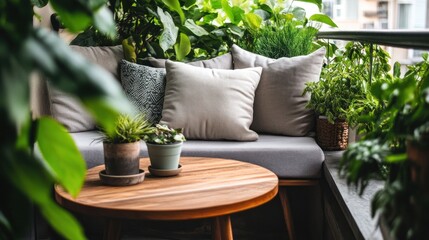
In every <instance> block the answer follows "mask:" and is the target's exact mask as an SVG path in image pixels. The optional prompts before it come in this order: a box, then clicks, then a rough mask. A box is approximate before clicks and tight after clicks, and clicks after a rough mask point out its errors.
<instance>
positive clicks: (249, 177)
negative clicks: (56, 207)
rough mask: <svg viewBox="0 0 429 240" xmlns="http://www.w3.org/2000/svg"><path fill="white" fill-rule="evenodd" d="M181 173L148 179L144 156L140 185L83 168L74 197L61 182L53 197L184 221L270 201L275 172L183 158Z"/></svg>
mask: <svg viewBox="0 0 429 240" xmlns="http://www.w3.org/2000/svg"><path fill="white" fill-rule="evenodd" d="M180 164H181V165H182V172H181V173H180V174H179V175H177V176H172V177H153V176H151V175H150V173H149V172H148V166H149V165H150V162H149V159H148V158H142V159H140V168H141V169H143V170H144V171H145V172H146V176H145V179H144V181H143V182H142V183H139V184H137V185H131V186H120V187H115V186H106V185H103V184H102V183H101V181H100V178H99V175H98V173H99V172H100V171H101V170H104V165H100V166H97V167H94V168H91V169H89V170H88V172H87V175H86V179H85V183H84V186H83V187H82V190H81V192H80V194H79V196H78V197H77V198H76V199H74V198H72V197H71V196H70V195H69V194H68V193H67V192H65V191H64V190H63V188H62V187H60V186H58V185H57V186H55V198H56V200H57V202H58V203H59V204H60V205H62V206H64V207H65V208H67V209H69V210H72V211H76V212H80V213H84V214H89V215H93V216H102V217H109V218H127V219H155V220H185V219H196V218H208V217H216V216H222V215H227V214H230V213H234V212H239V211H243V210H246V209H250V208H253V207H256V206H259V205H262V204H264V203H266V202H268V201H269V200H271V199H272V198H273V197H274V196H275V195H276V194H277V191H278V178H277V176H276V175H275V174H274V173H273V172H271V171H269V170H267V169H265V168H263V167H260V166H257V165H254V164H250V163H245V162H241V161H236V160H228V159H220V158H205V157H182V158H181V159H180Z"/></svg>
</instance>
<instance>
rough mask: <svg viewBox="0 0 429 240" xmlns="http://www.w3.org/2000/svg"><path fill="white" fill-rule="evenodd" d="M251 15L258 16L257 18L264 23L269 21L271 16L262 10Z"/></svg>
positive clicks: (257, 10)
mask: <svg viewBox="0 0 429 240" xmlns="http://www.w3.org/2000/svg"><path fill="white" fill-rule="evenodd" d="M253 13H254V14H257V15H259V17H261V18H262V20H264V21H265V20H267V19H269V18H270V16H271V15H270V13H269V12H267V11H265V10H262V9H256V10H255V11H254V12H253Z"/></svg>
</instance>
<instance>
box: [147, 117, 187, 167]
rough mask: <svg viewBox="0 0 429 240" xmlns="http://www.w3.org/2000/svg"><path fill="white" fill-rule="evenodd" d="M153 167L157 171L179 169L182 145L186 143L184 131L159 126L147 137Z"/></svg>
mask: <svg viewBox="0 0 429 240" xmlns="http://www.w3.org/2000/svg"><path fill="white" fill-rule="evenodd" d="M144 140H145V141H146V145H147V149H148V154H149V158H150V162H151V167H152V168H153V169H157V170H174V169H177V168H178V167H179V161H180V153H181V149H182V144H183V142H184V141H186V139H185V136H183V134H182V129H173V128H169V127H168V126H167V125H161V124H157V125H156V126H155V128H154V131H153V132H152V133H150V134H148V135H146V136H145V138H144Z"/></svg>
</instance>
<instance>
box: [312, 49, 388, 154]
mask: <svg viewBox="0 0 429 240" xmlns="http://www.w3.org/2000/svg"><path fill="white" fill-rule="evenodd" d="M371 54H372V55H373V57H372V62H373V66H374V67H373V71H372V72H370V70H369V69H370V68H369V66H368V65H367V63H369V62H370V58H371ZM388 60H389V55H388V54H387V53H386V52H385V51H384V50H383V49H381V48H380V47H378V46H375V47H374V49H373V50H372V51H371V50H370V47H369V45H364V44H362V43H358V42H349V43H347V44H346V46H345V48H344V49H338V50H337V51H336V53H335V56H334V58H333V59H331V60H330V62H329V63H328V64H327V65H326V66H325V67H324V68H323V69H322V73H321V77H320V80H319V81H318V82H310V83H307V86H306V88H305V89H304V94H305V93H310V94H311V98H310V101H309V102H308V104H307V107H308V108H310V109H313V110H314V111H315V112H316V114H318V115H319V118H318V119H317V121H318V122H317V136H316V137H317V140H318V143H319V145H321V147H322V148H323V149H325V150H342V149H345V148H346V147H347V144H348V128H349V125H350V126H352V127H355V126H358V127H359V128H361V129H363V130H365V129H366V128H368V126H366V125H364V124H363V123H362V121H361V120H360V116H361V115H362V114H364V113H368V114H369V113H371V112H373V111H375V109H377V108H378V105H379V103H378V101H377V100H376V99H375V98H374V97H372V95H371V94H370V86H371V84H373V83H375V82H378V81H380V80H381V79H389V78H390V75H389V73H388V72H389V70H390V65H389V64H388ZM368 124H369V123H368ZM363 130H362V131H363ZM325 133H326V134H325Z"/></svg>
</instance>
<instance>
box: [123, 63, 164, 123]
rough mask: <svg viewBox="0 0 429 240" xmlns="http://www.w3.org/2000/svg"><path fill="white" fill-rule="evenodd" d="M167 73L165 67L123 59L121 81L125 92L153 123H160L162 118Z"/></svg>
mask: <svg viewBox="0 0 429 240" xmlns="http://www.w3.org/2000/svg"><path fill="white" fill-rule="evenodd" d="M165 74H166V71H165V69H164V68H152V67H148V66H144V65H139V64H135V63H131V62H128V61H126V60H122V61H121V81H122V87H123V88H124V90H125V94H126V95H127V96H128V98H129V99H130V101H131V102H132V103H133V104H134V105H135V106H136V108H137V109H138V110H139V112H141V113H143V114H145V116H146V118H147V119H148V120H149V121H150V122H151V123H158V122H159V120H160V119H161V113H162V104H163V103H164V90H165Z"/></svg>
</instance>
